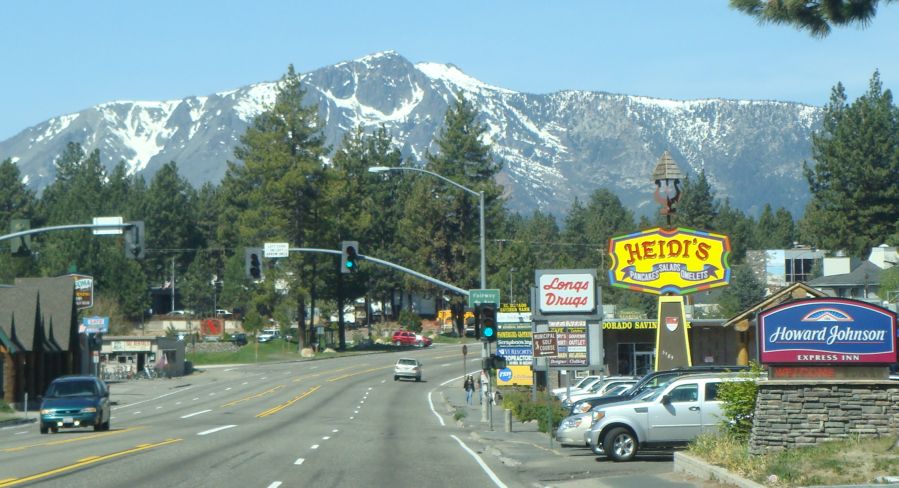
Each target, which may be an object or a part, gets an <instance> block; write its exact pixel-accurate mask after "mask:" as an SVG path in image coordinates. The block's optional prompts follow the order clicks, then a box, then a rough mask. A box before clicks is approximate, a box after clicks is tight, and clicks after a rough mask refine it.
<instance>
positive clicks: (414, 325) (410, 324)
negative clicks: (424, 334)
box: [399, 309, 421, 333]
mask: <svg viewBox="0 0 899 488" xmlns="http://www.w3.org/2000/svg"><path fill="white" fill-rule="evenodd" d="M399 322H400V325H401V326H403V328H405V329H406V330H411V331H412V332H416V333H420V332H421V317H419V316H418V314H417V313H415V312H413V311H411V310H408V309H405V310H403V311H402V312H400V319H399Z"/></svg>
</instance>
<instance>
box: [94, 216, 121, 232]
mask: <svg viewBox="0 0 899 488" xmlns="http://www.w3.org/2000/svg"><path fill="white" fill-rule="evenodd" d="M105 224H118V225H121V224H122V217H94V225H105ZM93 233H94V235H95V236H111V235H121V234H122V227H111V228H106V229H102V228H101V229H93Z"/></svg>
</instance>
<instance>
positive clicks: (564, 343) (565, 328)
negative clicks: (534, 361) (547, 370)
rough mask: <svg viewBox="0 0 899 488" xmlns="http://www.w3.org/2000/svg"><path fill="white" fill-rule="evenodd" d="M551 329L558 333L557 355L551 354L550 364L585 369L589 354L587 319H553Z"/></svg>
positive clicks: (564, 367)
mask: <svg viewBox="0 0 899 488" xmlns="http://www.w3.org/2000/svg"><path fill="white" fill-rule="evenodd" d="M547 325H548V326H549V331H550V332H553V333H555V335H556V355H555V356H550V357H549V358H548V360H549V366H550V367H551V368H562V369H585V368H587V366H588V364H589V361H588V359H589V358H588V356H587V321H586V320H551V321H549V323H548V324H547Z"/></svg>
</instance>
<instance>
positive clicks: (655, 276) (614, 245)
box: [609, 227, 730, 295]
mask: <svg viewBox="0 0 899 488" xmlns="http://www.w3.org/2000/svg"><path fill="white" fill-rule="evenodd" d="M609 255H610V256H612V267H611V269H610V270H609V283H610V284H612V285H613V286H617V287H619V288H628V289H631V290H635V291H642V292H645V293H654V294H657V295H661V294H664V293H669V292H670V293H674V294H676V295H686V294H688V293H694V292H697V291H700V290H705V289H708V288H715V287H718V286H726V285H727V284H728V283H729V282H730V265H729V264H728V262H727V259H728V256H729V255H730V240H729V239H728V237H727V236H725V235H721V234H712V233H710V232H702V231H698V230H692V229H683V228H677V229H668V230H666V229H661V228H658V227H657V228H654V229H648V230H644V231H642V232H638V233H635V234H629V235H626V236H619V237H613V238H612V239H610V240H609Z"/></svg>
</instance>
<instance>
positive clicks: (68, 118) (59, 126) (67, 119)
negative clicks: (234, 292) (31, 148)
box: [32, 114, 79, 143]
mask: <svg viewBox="0 0 899 488" xmlns="http://www.w3.org/2000/svg"><path fill="white" fill-rule="evenodd" d="M78 115H79V114H68V115H61V116H59V117H55V118H52V119H50V120H49V122H48V123H47V129H46V130H45V131H44V133H43V134H41V135H40V136H38V137H37V138H36V139H34V140H33V141H32V142H35V143H38V142H43V141H45V140H48V139H52V138H54V137H56V136H57V135H58V134H60V133H62V131H64V130H66V129H67V128H68V127H69V125H71V124H72V122H74V121H75V119H77V118H78Z"/></svg>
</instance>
